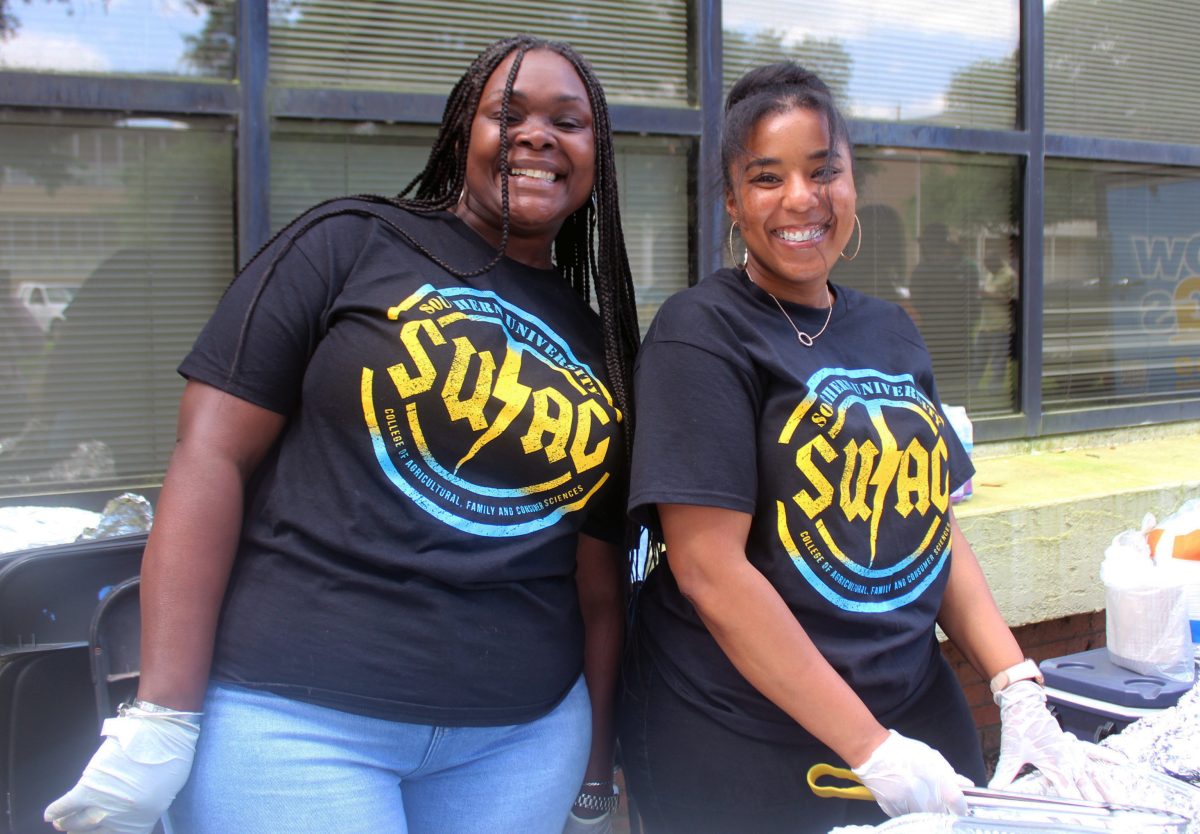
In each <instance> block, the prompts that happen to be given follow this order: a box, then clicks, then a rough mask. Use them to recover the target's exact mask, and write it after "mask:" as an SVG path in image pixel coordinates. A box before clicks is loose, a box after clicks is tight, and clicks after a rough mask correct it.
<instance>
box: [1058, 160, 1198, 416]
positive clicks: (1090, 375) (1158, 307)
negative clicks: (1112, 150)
mask: <svg viewBox="0 0 1200 834" xmlns="http://www.w3.org/2000/svg"><path fill="white" fill-rule="evenodd" d="M1198 204H1200V170H1195V169H1191V170H1188V169H1179V168H1166V167H1155V166H1133V165H1122V164H1116V163H1094V162H1068V161H1055V160H1048V161H1047V163H1046V233H1045V275H1046V287H1045V325H1044V329H1045V336H1044V345H1043V351H1044V355H1045V359H1044V369H1043V378H1042V396H1043V401H1044V403H1045V408H1046V410H1047V411H1063V410H1066V409H1071V408H1079V407H1081V406H1100V405H1121V404H1127V403H1128V404H1136V403H1145V402H1162V401H1170V400H1181V399H1191V398H1195V397H1198V396H1200V217H1198V216H1197V213H1196V206H1197V205H1198Z"/></svg>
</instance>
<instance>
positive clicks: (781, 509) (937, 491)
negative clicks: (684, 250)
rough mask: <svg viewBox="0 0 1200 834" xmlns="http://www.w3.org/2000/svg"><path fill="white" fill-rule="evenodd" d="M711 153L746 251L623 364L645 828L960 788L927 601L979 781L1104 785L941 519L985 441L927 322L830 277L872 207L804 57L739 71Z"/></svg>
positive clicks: (854, 813) (677, 306) (782, 824)
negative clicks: (849, 783)
mask: <svg viewBox="0 0 1200 834" xmlns="http://www.w3.org/2000/svg"><path fill="white" fill-rule="evenodd" d="M722 169H723V172H724V177H725V180H724V182H725V190H726V196H725V206H726V209H727V210H728V213H729V216H730V217H731V218H732V221H733V228H732V229H731V230H730V248H731V258H733V261H734V263H735V264H737V266H736V267H735V268H732V269H721V270H718V271H717V272H715V273H714V274H713V275H711V276H709V277H707V278H705V279H704V280H703V281H701V282H699V283H698V284H697V285H696V286H693V287H691V288H689V289H687V290H684V291H683V292H681V293H679V294H677V295H675V296H674V297H672V298H671V299H669V300H668V301H667V302H666V304H665V305H664V306H663V307H662V309H661V310H660V311H659V313H658V315H657V316H656V318H655V320H654V322H653V324H652V325H651V326H650V328H649V330H648V332H647V335H646V340H645V343H644V344H643V346H642V350H641V352H640V353H639V356H638V361H637V369H636V372H635V380H636V384H635V392H636V397H637V401H638V425H637V432H636V437H635V441H634V461H633V469H632V475H631V484H630V507H631V511H632V512H633V513H634V515H635V517H636V518H637V519H639V520H641V521H642V522H644V523H645V524H646V525H647V526H648V527H649V528H650V529H651V530H652V534H653V537H654V538H655V539H656V546H655V547H654V548H652V557H653V556H654V555H655V554H657V564H656V565H654V566H653V567H652V568H651V569H650V571H649V573H648V576H647V578H646V580H645V583H644V585H643V586H642V587H641V589H640V592H639V595H638V600H637V606H636V613H635V616H634V618H633V623H634V626H633V628H632V633H631V648H630V650H629V652H628V657H627V659H626V661H625V663H626V667H625V675H626V682H625V686H624V688H623V696H622V705H621V709H620V721H619V723H620V732H619V736H620V743H621V751H622V763H623V767H624V771H625V777H626V781H627V783H628V786H629V789H630V795H631V797H632V800H633V802H634V803H635V805H636V807H637V809H638V811H639V813H640V815H641V818H642V821H643V822H644V823H645V829H646V831H648V832H651V834H661V832H688V833H689V834H698V832H734V831H753V832H756V834H764V832H788V834H794V832H797V831H813V832H825V831H828V830H829V829H830V828H833V827H835V826H838V825H844V824H848V823H851V824H852V823H858V824H874V823H878V822H881V821H883V820H884V819H886V817H885V815H887V816H895V815H900V814H905V813H910V812H934V813H939V812H958V813H963V812H965V804H964V795H963V792H962V790H963V787H965V786H968V785H970V784H972V783H975V784H981V783H982V782H983V781H984V780H985V769H984V763H983V758H982V755H981V752H980V745H979V740H978V736H977V733H976V728H975V724H974V722H973V720H972V716H971V712H970V710H969V709H968V706H967V703H966V701H965V698H964V696H963V692H962V690H961V687H960V686H959V683H958V681H957V680H956V678H955V676H954V674H953V672H952V671H951V669H950V667H949V665H948V664H947V663H946V661H945V660H944V659H943V658H942V655H941V652H940V650H939V646H938V640H937V637H936V635H935V625H940V626H941V627H942V628H943V629H944V630H945V632H946V634H947V635H948V636H949V637H950V638H951V639H952V640H953V641H954V643H955V644H956V645H957V647H958V648H959V649H960V650H961V651H962V653H963V654H964V655H965V656H966V658H967V659H968V660H969V661H970V662H971V664H972V665H973V666H974V667H975V668H976V669H977V670H978V671H979V672H980V673H981V674H982V675H983V676H984V679H985V680H989V681H991V686H992V689H993V691H994V692H995V693H996V698H997V700H998V703H999V705H1000V709H1001V714H1002V717H1003V730H1002V734H1003V738H1002V755H1001V758H1000V761H999V764H998V766H997V769H996V774H995V777H994V780H993V785H994V786H1004V785H1007V784H1009V783H1010V782H1011V780H1012V779H1013V778H1014V777H1015V776H1016V773H1017V770H1018V768H1019V767H1020V766H1021V765H1023V764H1025V763H1031V764H1033V765H1034V766H1036V767H1038V768H1040V769H1041V770H1042V771H1043V772H1044V773H1046V774H1048V775H1049V776H1051V777H1052V779H1053V783H1054V785H1055V786H1056V788H1057V789H1058V790H1059V791H1060V792H1061V793H1063V794H1065V795H1068V796H1070V795H1075V796H1078V795H1081V794H1082V795H1085V796H1093V797H1094V796H1096V791H1097V789H1096V788H1095V786H1094V785H1093V784H1092V783H1091V776H1090V775H1089V773H1088V766H1087V762H1088V757H1087V754H1086V749H1087V747H1088V745H1084V744H1083V742H1078V741H1076V740H1075V739H1074V738H1073V737H1071V736H1069V735H1067V734H1064V733H1063V732H1062V730H1061V729H1060V728H1059V726H1058V724H1057V723H1056V721H1055V719H1054V717H1053V716H1052V715H1051V713H1050V712H1049V710H1048V709H1047V708H1046V704H1045V694H1044V691H1043V688H1042V686H1041V683H1040V676H1039V673H1038V668H1037V666H1036V665H1035V664H1034V663H1033V662H1032V661H1029V660H1025V659H1023V655H1022V652H1021V649H1020V648H1019V647H1018V645H1017V642H1016V640H1015V639H1014V638H1013V635H1012V632H1011V631H1010V630H1009V628H1008V627H1007V626H1006V624H1005V623H1004V621H1003V619H1002V618H1001V615H1000V612H999V610H998V608H997V606H996V604H995V602H994V601H993V599H992V596H991V593H990V591H989V589H988V586H987V583H986V581H985V579H984V575H983V573H982V571H981V570H980V566H979V563H978V561H977V560H976V557H975V555H974V554H973V552H972V550H971V547H970V545H969V544H968V543H967V540H966V539H965V538H964V536H963V533H962V531H961V530H960V529H959V526H958V524H957V523H956V521H955V519H954V515H953V513H952V511H951V507H950V492H951V490H952V489H953V488H955V487H956V486H958V485H959V484H960V483H962V482H963V481H965V480H966V479H967V478H968V477H969V476H970V475H971V474H972V467H971V464H970V461H969V460H968V458H967V456H966V455H965V454H964V452H963V449H962V447H961V445H960V444H959V442H958V440H957V439H956V437H955V435H954V433H953V431H951V430H950V428H949V425H948V423H947V420H946V417H945V415H944V414H943V413H942V409H941V407H940V405H939V401H938V394H937V388H936V387H935V385H934V378H933V373H932V368H931V362H930V358H929V354H928V352H927V351H926V349H925V347H924V344H923V343H922V341H921V337H920V335H919V334H918V331H917V329H916V327H915V326H914V324H913V322H912V320H911V319H910V318H909V316H908V315H907V314H906V313H905V312H904V311H903V310H902V309H901V308H900V307H899V306H897V305H896V304H894V303H892V302H887V301H881V300H877V299H875V298H872V297H869V296H867V295H864V294H862V293H859V292H856V291H855V290H852V289H850V288H848V287H845V286H842V285H840V284H834V283H833V282H831V281H830V270H831V268H832V267H833V266H834V265H835V264H836V263H837V262H838V261H839V260H841V259H850V258H853V257H854V256H855V255H856V252H857V248H858V245H857V243H856V238H858V237H859V236H860V235H862V234H863V232H862V230H861V229H860V228H858V227H859V222H858V220H857V219H856V215H855V202H856V191H855V185H854V161H853V157H852V153H851V147H850V142H849V135H848V132H847V128H846V123H845V121H844V119H843V118H842V116H841V115H840V114H839V112H838V109H837V108H836V107H835V105H834V102H833V99H832V97H831V94H830V91H829V89H828V87H827V86H826V84H825V83H823V82H822V81H821V79H820V78H818V77H817V76H816V75H814V74H813V73H811V72H809V71H806V70H805V69H804V68H802V67H800V66H798V65H797V64H794V63H779V64H772V65H770V66H764V67H760V68H757V69H753V70H751V71H750V72H748V73H747V74H746V75H745V76H744V77H742V78H741V80H739V81H738V82H737V83H736V84H735V85H734V86H733V88H732V90H731V91H730V93H729V95H728V99H727V103H726V107H725V124H724V129H723V135H722ZM738 237H740V239H741V241H742V244H741V246H739V245H738V244H737V243H736V238H738ZM743 247H744V254H742V252H735V251H733V250H735V249H742V248H743ZM664 543H665V551H662V549H661V546H662V545H663V544H664ZM652 561H654V559H653V558H652ZM817 764H829V765H834V766H836V767H843V768H845V767H849V768H852V770H853V773H854V774H856V776H857V778H858V779H859V780H861V782H862V783H863V785H865V787H867V788H868V789H869V791H870V792H871V794H873V796H874V798H875V800H876V802H875V803H871V802H862V801H857V802H856V801H852V800H849V799H838V798H818V797H817V796H815V795H814V794H813V792H812V791H810V789H809V787H808V786H807V784H806V776H807V774H808V771H809V769H810V768H811V767H812V766H814V765H817ZM842 784H843V786H844V783H842Z"/></svg>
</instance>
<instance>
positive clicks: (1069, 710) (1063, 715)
mask: <svg viewBox="0 0 1200 834" xmlns="http://www.w3.org/2000/svg"><path fill="white" fill-rule="evenodd" d="M1039 666H1040V668H1041V670H1042V675H1044V676H1045V678H1046V700H1047V702H1048V703H1049V705H1050V708H1051V710H1052V711H1053V712H1054V713H1055V715H1056V716H1058V720H1059V723H1060V724H1062V727H1063V729H1064V730H1066V731H1067V732H1069V733H1072V734H1074V735H1075V736H1076V737H1077V738H1081V739H1083V740H1085V741H1095V742H1098V741H1100V740H1101V739H1103V738H1105V737H1106V736H1109V735H1111V734H1113V733H1119V732H1120V731H1121V730H1123V729H1125V727H1127V726H1129V724H1131V723H1133V722H1134V721H1137V720H1138V719H1139V718H1145V717H1146V716H1149V715H1155V714H1157V713H1159V712H1161V711H1162V710H1164V709H1167V708H1169V707H1173V706H1174V705H1175V704H1176V703H1177V702H1178V701H1179V699H1180V698H1181V697H1183V695H1184V693H1186V692H1187V691H1188V690H1189V689H1191V684H1187V683H1180V682H1179V681H1174V680H1171V679H1169V678H1166V677H1160V676H1157V675H1141V674H1138V673H1136V672H1131V671H1129V670H1128V669H1123V668H1122V667H1120V666H1116V665H1114V664H1113V663H1112V662H1111V661H1110V660H1109V659H1108V652H1107V650H1105V649H1102V648H1101V649H1091V650H1089V651H1086V652H1077V653H1075V654H1069V655H1064V656H1063V657H1056V658H1051V659H1050V660H1043V661H1042V662H1041V664H1039Z"/></svg>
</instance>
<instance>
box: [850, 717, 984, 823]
mask: <svg viewBox="0 0 1200 834" xmlns="http://www.w3.org/2000/svg"><path fill="white" fill-rule="evenodd" d="M852 770H853V771H854V775H855V776H857V777H858V778H859V780H860V781H861V782H862V783H863V785H865V786H866V787H867V789H868V790H869V791H871V793H872V794H873V795H874V797H875V801H876V802H878V803H879V807H880V808H882V809H883V812H884V813H885V814H887V815H888V816H889V817H898V816H901V815H903V814H915V813H919V812H926V813H932V814H957V815H958V816H965V815H966V813H967V801H966V799H965V798H964V797H963V792H962V789H963V788H967V787H970V786H971V780H970V779H968V778H967V777H965V776H960V775H959V774H957V773H955V772H954V768H952V767H951V766H950V763H949V762H948V761H946V760H945V759H944V758H942V754H941V753H939V752H938V751H936V750H934V749H933V748H932V747H930V746H929V745H928V744H924V743H923V742H920V741H917V740H916V739H911V738H906V737H905V736H902V735H900V734H899V733H898V732H896V731H895V730H888V737H887V739H885V740H884V742H883V744H881V745H879V746H878V747H876V748H875V751H874V752H873V753H871V757H870V758H869V759H867V760H866V761H865V762H863V763H862V764H861V765H860V766H858V767H856V768H852Z"/></svg>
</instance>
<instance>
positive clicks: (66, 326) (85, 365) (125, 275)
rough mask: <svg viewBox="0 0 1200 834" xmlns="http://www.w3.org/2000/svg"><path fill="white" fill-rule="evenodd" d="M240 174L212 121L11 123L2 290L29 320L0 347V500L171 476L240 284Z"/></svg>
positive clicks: (1, 235) (1, 174)
mask: <svg viewBox="0 0 1200 834" xmlns="http://www.w3.org/2000/svg"><path fill="white" fill-rule="evenodd" d="M232 167H233V142H232V138H231V134H230V133H229V132H227V131H226V130H225V129H224V125H223V124H221V123H217V122H214V121H204V120H198V119H197V120H182V119H181V120H177V121H175V120H173V121H165V120H161V119H135V118H125V119H113V118H111V117H110V118H108V119H104V118H102V117H96V118H93V119H89V118H86V117H83V116H78V115H77V116H72V118H71V121H70V122H69V123H67V122H65V121H64V120H58V119H55V120H54V122H53V123H48V121H38V119H37V117H35V116H31V115H29V114H25V113H14V112H5V111H0V193H2V194H3V195H4V197H3V199H2V200H0V275H2V274H5V273H6V274H7V278H8V280H9V282H10V284H11V286H12V288H13V290H14V291H15V292H16V293H17V295H18V303H19V304H20V305H21V306H23V307H24V312H26V313H29V314H30V315H29V316H22V317H21V319H22V321H23V326H22V327H21V329H20V333H21V334H22V335H21V336H20V338H13V335H12V334H13V332H14V331H13V330H10V328H8V327H5V328H4V333H5V338H3V339H0V385H2V386H3V388H4V390H3V393H2V394H0V435H3V439H2V440H0V444H2V447H3V451H2V452H0V495H12V494H26V493H27V492H28V491H30V489H31V488H30V485H36V490H37V491H56V490H65V489H68V488H70V487H72V486H75V485H78V484H80V483H84V482H87V481H97V480H104V481H109V482H111V481H112V480H114V479H115V480H116V481H117V483H118V484H123V485H135V484H144V483H146V482H147V481H148V480H149V481H154V480H157V478H159V477H160V476H161V475H162V473H163V471H164V470H165V468H166V463H167V458H168V456H169V455H170V453H171V449H172V448H173V446H174V441H175V417H176V411H177V407H178V402H179V395H180V392H181V391H182V389H183V383H182V380H181V379H180V378H179V376H178V375H177V374H176V373H175V366H176V365H177V364H178V362H179V360H180V359H181V358H182V357H183V355H184V353H185V352H186V351H187V350H188V348H189V347H190V346H191V343H192V340H193V339H194V338H195V336H196V333H197V332H198V331H199V329H200V327H201V325H202V324H203V323H204V321H205V320H206V319H207V317H208V315H209V313H211V311H212V308H213V307H214V306H215V304H216V300H217V298H218V297H219V296H220V294H221V291H222V290H223V289H224V288H225V286H226V285H227V284H228V282H229V279H230V277H231V271H232V269H233V262H234V256H233V190H232V182H231V179H232V177H231V171H232ZM67 296H70V297H71V299H72V300H71V301H70V303H69V304H65V305H64V304H63V301H64V300H65V298H66V297H67ZM39 298H44V299H45V301H46V303H45V304H42V305H39V304H38V303H37V300H38V299H39ZM6 309H7V311H8V315H9V316H10V319H9V320H10V321H11V320H12V318H11V317H12V316H14V315H16V314H15V313H13V307H12V306H11V305H10V306H9V307H8V308H6ZM31 317H32V319H33V322H34V324H33V327H30V326H29V323H30V322H29V320H30V318H31ZM6 323H7V322H6Z"/></svg>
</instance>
